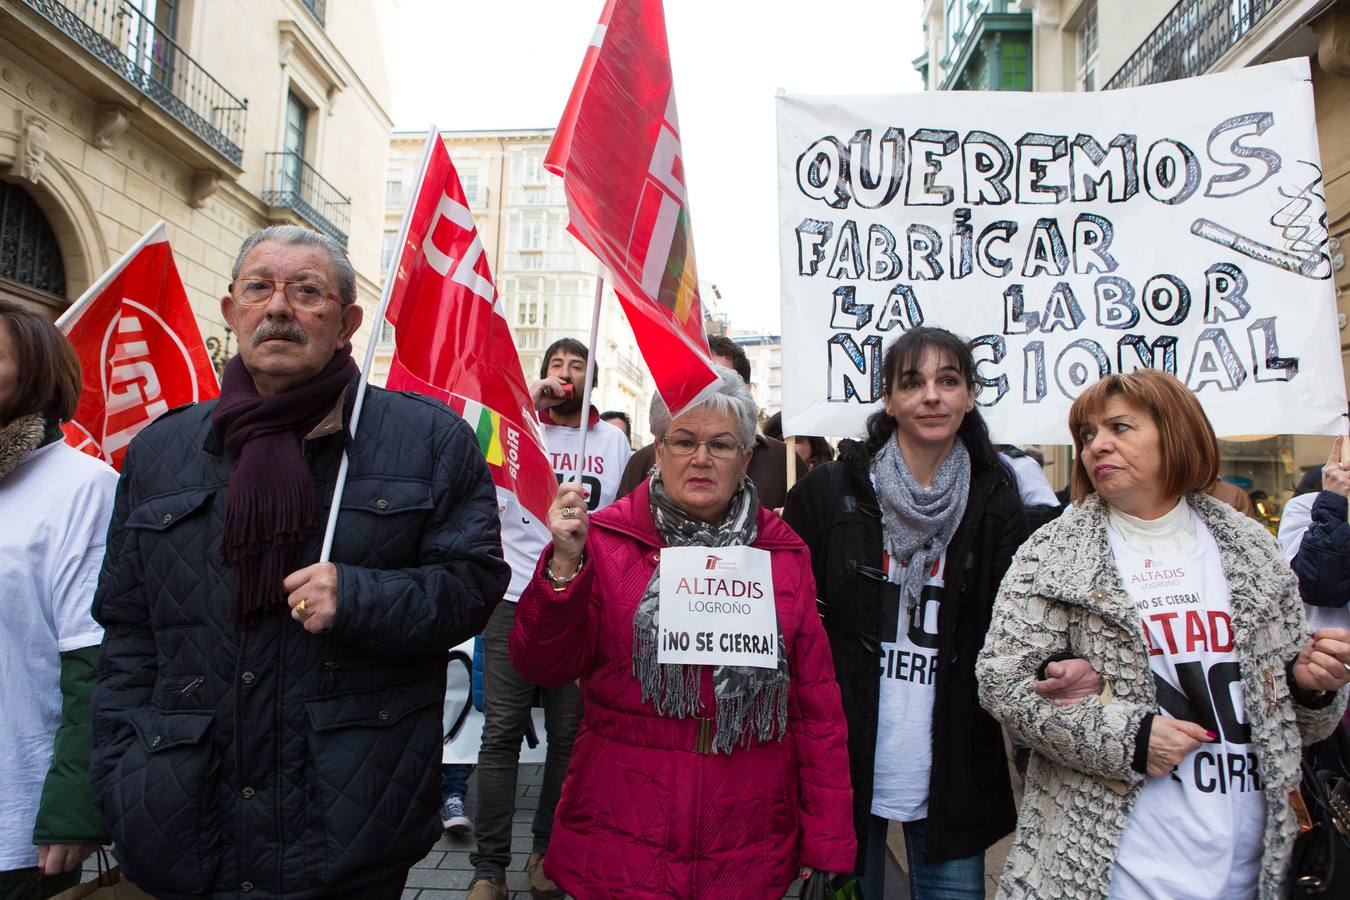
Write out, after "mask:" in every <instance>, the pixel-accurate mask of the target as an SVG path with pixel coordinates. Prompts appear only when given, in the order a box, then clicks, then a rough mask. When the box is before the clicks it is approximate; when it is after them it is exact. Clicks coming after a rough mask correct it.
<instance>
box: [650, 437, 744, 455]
mask: <svg viewBox="0 0 1350 900" xmlns="http://www.w3.org/2000/svg"><path fill="white" fill-rule="evenodd" d="M661 443H663V444H665V445H666V451H667V452H668V453H670V454H672V455H674V456H693V455H694V454H695V453H697V452H698V448H699V445H700V444H702V445H703V446H705V447H707V448H708V455H709V456H711V457H712V458H713V459H731V458H732V457H733V456H735V455H736V454H737V453H739V452H740V451H741V445H740V444H739V443H737V442H735V441H730V440H727V439H726V438H713V439H712V440H710V441H696V440H694V439H693V438H688V437H674V438H665V439H664V440H662V441H661Z"/></svg>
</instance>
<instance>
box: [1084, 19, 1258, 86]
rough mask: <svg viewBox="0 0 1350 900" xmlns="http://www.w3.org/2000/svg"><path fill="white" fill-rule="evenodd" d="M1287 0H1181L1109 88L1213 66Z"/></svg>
mask: <svg viewBox="0 0 1350 900" xmlns="http://www.w3.org/2000/svg"><path fill="white" fill-rule="evenodd" d="M1282 2H1284V0H1181V2H1179V3H1178V4H1177V5H1176V6H1174V7H1172V9H1171V11H1170V12H1168V14H1167V15H1166V16H1165V17H1164V18H1163V20H1162V22H1161V23H1159V25H1158V27H1157V28H1155V29H1154V30H1153V33H1152V34H1150V35H1149V36H1148V37H1147V38H1146V39H1145V40H1144V42H1143V43H1142V44H1140V45H1139V49H1137V50H1135V51H1134V54H1133V55H1132V56H1131V57H1130V58H1129V59H1128V60H1126V61H1125V65H1123V66H1121V67H1120V70H1119V71H1118V72H1116V74H1115V75H1113V76H1112V77H1111V80H1110V81H1108V82H1107V83H1106V89H1107V90H1111V89H1112V88H1123V87H1134V86H1136V85H1141V84H1157V83H1159V82H1162V81H1175V80H1176V79H1178V78H1190V77H1191V76H1193V75H1202V74H1204V73H1205V72H1207V71H1209V69H1210V67H1211V66H1213V65H1214V64H1215V63H1216V62H1218V61H1219V59H1220V58H1221V57H1222V56H1223V55H1224V54H1225V53H1227V52H1228V51H1229V50H1231V49H1232V48H1233V47H1234V46H1235V45H1236V44H1237V43H1238V41H1240V40H1242V37H1243V35H1245V34H1247V32H1249V31H1251V30H1252V28H1253V27H1254V26H1255V25H1256V24H1257V23H1258V22H1260V21H1261V19H1263V18H1265V16H1266V14H1267V13H1269V12H1270V11H1271V10H1272V9H1274V8H1275V7H1277V6H1279V5H1280V4H1281V3H1282Z"/></svg>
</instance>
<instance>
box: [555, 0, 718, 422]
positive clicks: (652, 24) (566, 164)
mask: <svg viewBox="0 0 1350 900" xmlns="http://www.w3.org/2000/svg"><path fill="white" fill-rule="evenodd" d="M683 159H684V154H683V151H682V150H681V147H680V123H679V118H678V117H677V115H676V112H675V87H674V82H673V80H672V78H671V72H670V50H669V48H668V46H667V42H666V24H665V16H664V14H663V11H662V7H661V2H660V0H608V2H607V3H606V4H605V8H604V11H603V12H602V13H601V14H600V23H599V25H597V26H596V30H595V35H594V37H593V38H592V39H591V43H590V46H588V47H587V48H586V55H585V57H584V59H583V60H582V63H581V72H580V74H579V75H578V76H577V81H576V84H575V86H574V87H573V88H572V96H571V98H570V99H569V100H568V102H567V109H566V110H565V111H564V112H563V116H562V121H560V122H559V123H558V130H557V132H556V134H555V135H554V137H553V143H552V145H551V146H550V147H549V149H548V155H547V156H546V157H545V159H544V166H545V167H546V168H547V169H548V170H549V171H551V172H553V173H554V174H556V175H560V176H561V177H562V179H563V189H564V190H565V191H566V194H567V208H568V213H569V222H568V226H567V228H568V230H569V231H571V232H572V234H574V235H575V236H576V238H577V239H578V240H579V241H581V243H583V244H585V245H586V247H587V248H588V249H589V250H590V251H591V252H592V253H594V254H595V255H596V257H597V258H598V259H599V260H600V262H601V263H602V264H603V265H604V266H605V267H606V268H607V269H608V270H609V272H610V276H611V278H612V280H613V284H614V289H615V292H616V293H617V294H618V297H619V302H620V304H621V305H622V306H623V309H624V313H625V314H626V315H627V316H628V321H629V323H630V324H631V325H632V326H633V335H634V337H636V338H637V342H638V349H640V350H641V351H642V356H643V358H644V359H645V360H646V362H647V366H648V368H649V369H651V373H652V377H653V379H654V380H655V382H656V388H657V390H658V391H660V393H661V397H662V399H664V400H665V401H666V405H667V406H669V407H670V409H671V411H672V412H673V413H675V414H678V413H679V412H681V411H682V410H684V409H685V408H687V407H688V406H690V405H691V404H693V403H694V402H696V401H697V400H698V399H700V398H701V397H702V396H703V395H704V394H705V392H707V391H708V390H710V389H711V387H712V385H713V383H714V382H715V381H716V377H717V376H716V374H715V373H714V372H713V370H712V363H711V362H710V360H709V353H708V339H707V336H706V334H705V332H704V325H703V304H702V302H701V301H700V299H699V292H698V274H697V270H696V267H695V265H694V236H693V230H692V228H691V227H690V222H689V205H688V198H687V196H686V190H685V178H684V161H683Z"/></svg>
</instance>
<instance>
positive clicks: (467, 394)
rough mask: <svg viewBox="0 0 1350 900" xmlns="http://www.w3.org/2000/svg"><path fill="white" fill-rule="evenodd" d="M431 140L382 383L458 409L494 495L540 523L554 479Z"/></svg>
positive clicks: (515, 360)
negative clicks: (509, 497)
mask: <svg viewBox="0 0 1350 900" xmlns="http://www.w3.org/2000/svg"><path fill="white" fill-rule="evenodd" d="M429 140H430V141H431V148H430V153H429V154H428V156H427V162H426V166H425V170H424V172H423V173H422V178H421V180H420V182H419V184H418V188H417V192H416V193H415V194H414V196H413V199H412V209H411V211H410V213H409V217H408V230H407V235H406V239H405V242H404V244H403V247H402V250H401V252H400V254H399V257H398V268H397V269H396V270H395V272H394V275H393V279H394V282H393V290H392V293H391V295H390V299H389V308H388V312H387V313H386V318H388V319H389V321H390V322H391V323H393V325H394V340H395V350H394V360H393V364H392V365H391V367H390V371H389V380H388V381H387V382H386V386H387V387H389V388H390V389H392V390H400V391H416V392H417V393H419V394H425V395H427V396H429V397H435V398H437V399H438V400H441V401H443V402H445V403H447V404H449V405H450V406H451V407H453V408H454V409H455V410H456V411H458V412H459V413H460V415H462V416H463V417H464V419H465V421H466V422H468V423H469V427H470V428H472V429H473V430H474V432H475V434H477V436H478V444H479V448H480V449H481V450H482V451H483V456H484V458H485V459H486V460H487V463H488V468H489V469H490V470H491V471H492V479H493V481H494V482H495V483H496V485H497V488H498V490H499V491H507V492H510V493H512V494H515V496H516V499H517V500H518V501H519V502H520V505H521V506H523V507H524V508H525V509H527V510H528V511H529V512H530V514H531V515H532V516H534V517H535V518H537V519H539V520H540V521H545V520H547V518H548V508H549V506H550V504H552V502H553V495H554V493H555V492H556V491H557V489H558V480H557V478H556V477H555V476H554V474H553V467H552V466H551V465H550V464H549V460H548V456H547V455H546V454H545V452H544V438H543V434H542V433H541V432H540V430H539V417H538V415H537V414H536V413H535V411H534V404H533V402H532V401H531V400H530V392H529V389H528V388H527V387H526V386H525V376H524V374H523V372H522V370H521V367H520V357H519V355H518V354H517V353H516V343H515V341H514V340H513V339H512V337H511V328H510V325H509V324H508V323H507V321H506V314H505V313H504V312H503V310H502V304H501V300H500V299H499V298H498V296H497V287H496V285H495V284H494V283H493V281H492V273H491V272H490V271H489V270H488V264H487V257H486V255H485V254H484V253H483V244H482V242H481V241H480V240H479V237H478V229H477V228H476V227H474V223H473V216H472V215H471V214H470V212H469V205H468V203H467V202H466V201H465V197H464V188H463V187H462V186H461V185H460V183H459V175H458V173H456V172H455V167H454V165H453V164H452V163H451V162H450V154H449V153H447V152H446V149H445V144H444V142H442V141H441V139H440V135H439V134H433V135H432V136H431V137H430V138H429Z"/></svg>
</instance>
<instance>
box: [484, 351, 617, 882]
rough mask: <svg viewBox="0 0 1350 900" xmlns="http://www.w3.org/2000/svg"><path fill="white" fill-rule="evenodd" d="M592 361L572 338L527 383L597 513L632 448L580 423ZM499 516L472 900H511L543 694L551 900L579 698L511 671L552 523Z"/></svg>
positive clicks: (592, 417)
mask: <svg viewBox="0 0 1350 900" xmlns="http://www.w3.org/2000/svg"><path fill="white" fill-rule="evenodd" d="M589 361H590V353H589V351H588V350H587V349H586V345H585V344H583V343H581V342H580V341H577V340H573V339H572V338H562V339H561V340H557V341H554V342H553V343H552V344H551V345H549V348H548V349H547V350H546V351H544V361H543V364H542V366H541V367H540V371H539V380H538V381H536V382H534V383H533V384H531V385H530V396H531V398H532V399H533V400H534V406H535V409H536V410H538V412H539V423H540V426H541V430H542V431H543V435H544V447H545V449H546V450H547V451H548V454H549V458H550V460H551V461H552V463H553V471H554V474H556V475H557V477H558V483H559V484H561V483H562V482H564V481H570V480H572V479H574V478H576V477H577V476H578V475H580V480H581V483H582V486H583V487H584V488H585V494H586V511H587V512H588V513H594V512H596V511H598V510H600V509H603V508H604V507H606V506H608V505H609V504H611V503H613V502H614V500H615V499H616V497H617V494H618V488H619V479H620V478H621V477H622V475H623V470H624V466H626V465H627V464H628V458H629V457H630V456H632V454H633V450H632V448H631V447H630V446H629V444H628V437H627V436H626V435H625V434H624V433H623V432H622V431H621V430H619V429H618V428H615V427H614V426H613V425H611V424H609V423H608V422H603V421H601V419H600V413H599V411H598V410H596V409H595V407H594V406H592V407H591V408H590V409H589V410H586V411H585V413H584V416H583V411H582V408H581V394H582V388H583V387H584V385H585V382H586V366H587V365H588V363H589ZM597 375H598V373H597ZM583 417H584V418H585V420H586V429H587V431H586V458H585V460H584V461H582V462H581V464H580V466H579V465H578V462H579V461H578V445H579V444H580V440H581V423H582V419H583ZM499 503H501V501H499ZM499 511H500V516H501V524H502V553H503V555H504V556H505V557H506V562H507V563H508V564H509V565H510V566H511V586H510V587H508V588H507V590H506V597H505V601H506V602H503V603H499V604H498V605H497V608H496V609H495V610H493V613H492V618H491V619H489V620H488V624H487V627H486V628H484V629H483V743H482V746H481V748H480V749H479V751H478V784H477V789H476V790H477V797H478V803H477V813H476V815H477V821H476V822H475V823H474V836H475V838H476V840H477V846H476V847H475V848H474V851H473V853H471V854H470V855H469V861H470V862H471V863H473V867H474V874H473V881H472V882H471V883H470V885H469V894H468V900H506V897H507V890H506V870H507V868H509V866H510V863H511V844H512V839H511V819H512V816H513V815H514V813H515V802H516V775H517V768H518V766H519V762H520V742H521V739H522V738H523V737H524V735H525V729H526V727H527V725H528V724H529V721H530V709H531V707H532V706H533V705H534V698H535V695H536V693H537V692H540V691H542V693H543V706H544V727H545V730H546V733H547V735H548V748H547V755H546V757H545V761H544V781H543V784H542V785H541V786H540V789H539V808H538V810H537V811H536V813H535V816H534V825H533V841H532V844H531V847H532V849H531V852H530V856H529V860H528V862H527V866H526V867H527V869H528V871H529V876H530V893H531V894H532V896H533V897H534V898H535V900H553V898H560V897H562V896H563V892H562V891H561V890H559V888H558V886H557V885H556V884H554V883H553V881H552V880H550V879H549V878H548V876H546V875H545V874H544V870H543V860H544V854H545V853H546V852H547V851H548V845H549V840H550V839H551V837H552V835H553V812H554V809H555V808H556V807H557V805H558V797H559V794H560V793H561V791H562V780H563V776H564V775H565V774H566V773H567V763H568V761H569V760H570V759H571V757H572V742H573V740H574V739H575V738H576V733H577V722H578V719H579V717H580V709H579V704H580V701H581V693H580V691H579V689H578V688H577V685H576V684H575V683H571V682H569V683H568V684H565V685H563V686H562V687H556V688H540V687H538V686H537V685H535V684H534V683H532V682H530V681H528V680H526V679H525V678H524V677H523V676H522V675H521V674H520V672H518V671H517V670H516V668H515V666H513V665H512V664H511V654H510V648H509V646H508V641H509V638H510V635H511V628H512V626H514V625H515V621H516V602H517V601H518V600H519V599H520V594H521V592H522V591H523V590H524V589H525V586H526V585H527V584H529V582H530V578H531V577H532V576H533V575H534V569H535V564H536V563H538V562H539V556H540V554H541V553H542V552H543V550H544V548H545V547H546V546H547V545H548V543H549V540H550V534H549V529H548V525H547V523H544V522H539V521H537V520H536V519H535V518H534V517H533V516H531V515H530V514H529V513H528V512H526V511H525V509H524V508H523V507H521V506H520V504H519V503H517V502H516V501H515V500H514V498H512V499H510V500H508V501H505V503H504V504H503V505H501V506H500V510H499Z"/></svg>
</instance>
